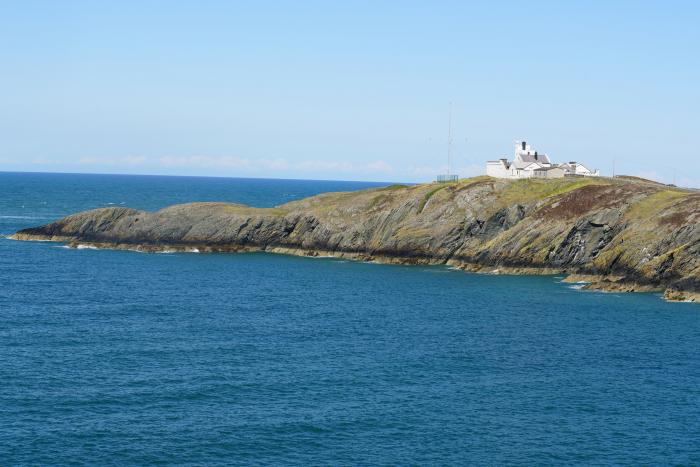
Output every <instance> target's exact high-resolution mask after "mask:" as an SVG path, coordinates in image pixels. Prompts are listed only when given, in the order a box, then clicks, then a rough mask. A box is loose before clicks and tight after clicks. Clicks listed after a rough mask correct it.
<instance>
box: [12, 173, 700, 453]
mask: <svg viewBox="0 0 700 467" xmlns="http://www.w3.org/2000/svg"><path fill="white" fill-rule="evenodd" d="M381 185H382V184H377V183H361V182H337V181H308V180H304V181H302V180H263V179H241V178H204V177H161V176H127V175H77V174H39V173H0V234H2V235H3V237H2V238H0V465H3V466H11V465H69V464H70V465H153V464H159V465H163V464H173V465H502V464H509V465H561V464H567V465H576V464H578V465H591V464H617V465H625V464H626V465H640V464H643V465H669V464H674V465H698V464H700V357H699V356H698V346H699V344H700V306H698V305H697V304H686V303H667V302H665V301H663V300H662V298H661V297H660V296H659V294H650V293H644V294H618V293H599V292H590V291H585V290H581V288H580V285H577V284H566V283H562V282H561V279H562V277H561V276H491V275H479V274H470V273H466V272H462V271H456V270H452V269H450V268H448V267H444V266H430V267H428V266H399V265H382V264H373V263H360V262H352V261H344V260H339V259H333V258H300V257H293V256H284V255H274V254H266V253H252V254H197V253H175V254H152V253H151V254H148V253H139V252H132V251H111V250H93V249H87V248H83V249H69V248H66V247H64V246H63V245H60V244H54V243H48V242H18V241H12V240H9V239H6V238H4V236H5V235H8V234H11V233H13V232H15V231H17V230H18V229H22V228H25V227H30V226H36V225H41V224H44V223H47V222H50V221H52V220H55V219H59V218H61V217H62V216H65V215H67V214H71V213H74V212H76V211H82V210H86V209H92V208H97V207H105V206H129V207H132V208H137V209H145V210H158V209H160V208H163V207H166V206H169V205H172V204H176V203H184V202H191V201H230V202H236V203H245V204H249V205H252V206H261V207H268V206H275V205H279V204H282V203H285V202H288V201H292V200H297V199H301V198H304V197H306V196H311V195H314V194H317V193H321V192H327V191H349V190H360V189H367V188H371V187H375V186H381Z"/></svg>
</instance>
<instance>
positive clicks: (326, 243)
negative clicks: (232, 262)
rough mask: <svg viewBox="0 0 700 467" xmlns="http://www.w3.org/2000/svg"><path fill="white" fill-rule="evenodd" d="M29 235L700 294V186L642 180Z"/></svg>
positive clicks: (61, 224)
mask: <svg viewBox="0 0 700 467" xmlns="http://www.w3.org/2000/svg"><path fill="white" fill-rule="evenodd" d="M13 238H15V239H18V240H52V241H60V242H67V243H69V244H71V245H77V244H91V245H94V246H98V247H106V248H125V249H138V250H143V251H163V250H174V251H178V250H193V249H197V250H198V251H212V252H214V251H256V250H264V251H271V252H280V253H291V254H300V255H319V254H323V255H334V256H342V257H349V258H353V259H358V260H375V261H383V262H400V263H426V264H440V263H447V264H451V265H453V266H456V267H459V268H463V269H468V270H472V271H483V272H493V273H545V274H547V273H567V274H570V275H571V276H570V279H571V280H585V281H588V282H590V285H589V287H591V288H600V289H607V290H623V291H651V290H661V291H664V292H665V296H666V297H667V298H669V299H675V300H698V299H699V298H700V192H695V191H690V190H682V189H678V188H671V187H667V186H664V185H659V184H655V183H652V182H645V181H641V180H632V179H626V180H625V179H615V180H611V179H601V178H579V179H559V180H518V181H507V180H497V179H493V178H489V177H477V178H472V179H466V180H462V181H460V182H458V183H453V184H425V185H416V186H403V185H394V186H389V187H386V188H380V189H371V190H364V191H358V192H350V193H326V194H321V195H318V196H314V197H311V198H307V199H304V200H301V201H295V202H292V203H288V204H284V205H282V206H278V207H275V208H269V209H261V208H251V207H248V206H243V205H237V204H228V203H193V204H185V205H177V206H172V207H169V208H165V209H163V210H160V211H158V212H152V213H150V212H143V211H136V210H133V209H126V208H104V209H96V210H92V211H87V212H83V213H79V214H75V215H72V216H68V217H66V218H64V219H61V220H59V221H56V222H54V223H51V224H47V225H44V226H41V227H36V228H30V229H26V230H22V231H20V232H18V233H17V234H15V235H14V236H13Z"/></svg>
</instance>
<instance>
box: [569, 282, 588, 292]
mask: <svg viewBox="0 0 700 467" xmlns="http://www.w3.org/2000/svg"><path fill="white" fill-rule="evenodd" d="M585 286H586V284H579V283H576V284H574V285H570V286H569V287H568V288H570V289H573V290H581V289H582V288H584V287H585Z"/></svg>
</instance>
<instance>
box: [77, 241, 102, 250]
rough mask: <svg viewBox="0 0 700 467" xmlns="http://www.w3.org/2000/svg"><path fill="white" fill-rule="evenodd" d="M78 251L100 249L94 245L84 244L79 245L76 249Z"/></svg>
mask: <svg viewBox="0 0 700 467" xmlns="http://www.w3.org/2000/svg"><path fill="white" fill-rule="evenodd" d="M75 248H76V249H77V250H97V249H98V248H97V247H96V246H93V245H83V244H82V243H80V244H78V246H76V247H75Z"/></svg>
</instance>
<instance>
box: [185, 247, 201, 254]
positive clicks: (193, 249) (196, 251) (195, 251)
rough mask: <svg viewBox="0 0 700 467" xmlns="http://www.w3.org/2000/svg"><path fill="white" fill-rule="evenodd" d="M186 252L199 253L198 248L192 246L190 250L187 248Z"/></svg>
mask: <svg viewBox="0 0 700 467" xmlns="http://www.w3.org/2000/svg"><path fill="white" fill-rule="evenodd" d="M187 252H188V253H199V249H197V248H192V249H191V250H187Z"/></svg>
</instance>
